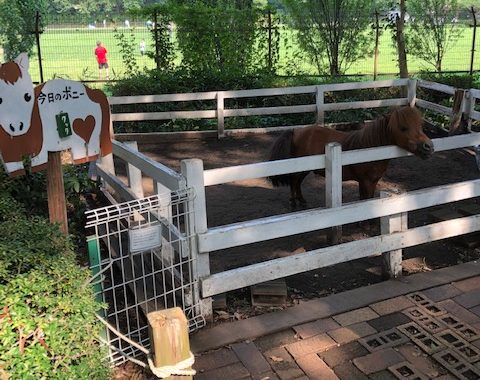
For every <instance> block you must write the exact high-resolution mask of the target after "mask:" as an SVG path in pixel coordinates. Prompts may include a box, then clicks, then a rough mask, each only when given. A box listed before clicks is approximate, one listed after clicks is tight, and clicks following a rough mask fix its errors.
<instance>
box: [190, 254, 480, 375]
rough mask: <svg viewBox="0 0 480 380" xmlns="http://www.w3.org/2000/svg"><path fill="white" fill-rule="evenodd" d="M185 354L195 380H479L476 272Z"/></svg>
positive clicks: (408, 286)
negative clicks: (191, 363) (191, 361)
mask: <svg viewBox="0 0 480 380" xmlns="http://www.w3.org/2000/svg"><path fill="white" fill-rule="evenodd" d="M192 348H193V350H194V351H195V353H196V354H195V356H196V360H195V365H194V368H195V369H196V370H197V375H196V376H195V379H196V380H217V379H218V380H235V379H263V380H267V379H271V380H273V379H281V380H291V379H313V380H315V379H319V380H320V379H321V380H330V379H332V380H333V379H341V380H347V379H348V380H350V379H352V380H364V379H382V380H383V379H387V380H388V379H408V380H412V379H417V380H421V379H439V380H440V379H441V380H448V379H467V380H472V379H480V264H477V263H475V262H471V263H466V264H461V265H458V266H455V267H451V268H445V269H441V270H437V271H434V272H430V273H422V274H417V275H413V276H409V277H406V278H403V279H401V280H399V281H387V282H384V283H381V284H375V285H372V286H369V287H364V288H360V289H355V290H352V291H349V292H345V293H342V294H336V295H332V296H330V297H326V298H323V299H318V300H314V301H309V302H305V303H303V304H301V305H299V306H296V307H292V308H289V309H287V310H284V311H281V312H275V313H271V314H264V315H261V316H258V317H254V318H250V319H247V320H243V321H238V322H233V323H229V324H223V325H220V326H216V327H214V328H212V329H204V330H202V331H201V332H199V333H198V334H196V335H193V336H192Z"/></svg>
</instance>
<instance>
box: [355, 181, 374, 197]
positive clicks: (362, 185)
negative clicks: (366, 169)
mask: <svg viewBox="0 0 480 380" xmlns="http://www.w3.org/2000/svg"><path fill="white" fill-rule="evenodd" d="M377 182H378V181H370V180H363V181H360V182H359V183H358V190H359V192H360V199H361V200H363V199H370V198H373V196H374V195H375V189H376V188H377Z"/></svg>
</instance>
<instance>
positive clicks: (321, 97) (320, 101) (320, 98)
mask: <svg viewBox="0 0 480 380" xmlns="http://www.w3.org/2000/svg"><path fill="white" fill-rule="evenodd" d="M315 98H316V99H315V100H316V104H317V124H318V125H323V124H324V123H325V111H324V110H323V105H324V104H325V92H324V91H323V87H322V86H317V92H316V94H315Z"/></svg>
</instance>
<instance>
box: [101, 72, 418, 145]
mask: <svg viewBox="0 0 480 380" xmlns="http://www.w3.org/2000/svg"><path fill="white" fill-rule="evenodd" d="M415 86H416V81H415V80H410V79H395V80H383V81H370V82H352V83H339V84H323V85H314V86H299V87H283V88H264V89H255V90H238V91H211V92H198V93H184V94H170V95H143V96H119V97H110V98H109V102H110V104H111V105H112V106H118V105H127V104H146V103H149V104H151V103H175V102H195V101H205V100H212V101H213V100H215V101H216V107H215V109H207V110H197V111H164V112H133V113H112V122H113V123H114V126H115V123H118V122H132V121H146V120H173V119H216V120H217V133H218V136H219V137H223V136H225V135H231V134H236V133H244V132H246V131H250V132H252V131H253V132H256V133H264V132H266V131H275V130H278V129H279V127H270V128H250V129H234V130H225V118H227V117H239V116H261V115H281V114H295V113H308V112H312V113H316V115H317V117H316V122H317V123H323V122H324V118H325V112H328V111H339V110H347V109H362V108H376V107H392V106H402V105H406V104H409V103H410V102H411V101H412V100H413V99H414V98H415ZM382 87H406V88H408V96H407V98H394V99H379V100H367V101H355V102H340V103H325V93H327V92H329V93H330V92H335V91H346V90H361V89H371V88H382ZM300 94H312V95H315V103H312V104H302V105H291V106H276V107H255V108H230V109H229V108H225V100H226V99H241V98H252V97H262V98H265V97H270V96H283V95H300ZM411 104H412V105H413V103H411ZM296 127H304V126H303V125H300V126H285V127H281V128H282V129H284V130H285V129H287V128H296Z"/></svg>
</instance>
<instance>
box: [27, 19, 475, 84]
mask: <svg viewBox="0 0 480 380" xmlns="http://www.w3.org/2000/svg"><path fill="white" fill-rule="evenodd" d="M457 16H458V15H452V17H451V22H453V23H456V24H457V25H456V28H457V29H458V30H459V31H460V34H459V37H458V39H457V40H456V42H455V43H454V44H451V45H450V46H449V47H448V48H447V50H446V53H445V56H444V58H443V62H442V71H444V72H450V71H452V72H468V71H469V70H470V68H471V65H472V49H474V50H476V51H477V56H475V57H474V60H473V66H472V67H473V70H474V71H477V70H480V37H479V38H477V39H476V41H475V45H473V41H474V28H473V27H472V26H473V24H474V19H473V17H472V14H470V13H469V12H468V11H465V12H463V13H461V17H457ZM266 19H267V20H268V18H266ZM81 20H82V19H80V18H79V19H78V20H75V19H72V18H69V19H61V18H57V19H55V20H53V19H47V20H44V21H45V22H44V25H45V26H44V28H43V31H42V33H41V35H40V51H41V57H42V69H43V78H44V80H47V79H51V78H54V77H63V78H70V79H74V80H82V81H92V80H97V79H99V74H100V72H99V69H98V64H97V61H96V58H95V55H94V49H95V47H96V42H97V41H101V42H102V43H103V45H104V46H105V48H106V49H107V52H108V53H107V58H108V64H109V69H110V76H109V78H110V80H115V79H119V78H121V77H122V76H123V75H124V74H125V72H126V59H127V60H129V62H130V63H131V62H132V61H133V62H134V64H135V65H136V67H137V68H138V70H139V71H143V70H145V69H146V68H147V69H148V68H154V67H155V60H154V58H153V57H151V56H149V53H150V54H152V55H153V54H154V52H155V48H156V47H155V42H154V41H155V39H154V38H153V31H154V27H155V25H154V23H153V22H152V21H151V20H148V19H131V18H130V17H129V16H123V17H122V16H117V17H116V18H115V20H116V21H113V20H112V19H99V20H91V21H90V22H87V21H81ZM277 20H280V21H277V22H276V23H271V22H270V23H269V22H265V19H264V20H263V21H262V22H261V23H259V24H258V25H257V29H258V30H257V33H256V36H257V38H259V36H260V38H262V39H263V41H267V42H266V43H261V44H260V43H258V44H257V46H256V48H257V49H259V48H260V49H263V50H268V52H267V51H262V52H260V54H261V55H262V56H263V57H268V56H269V54H270V55H271V51H273V50H275V52H274V53H275V54H276V55H277V57H278V63H277V65H276V73H277V74H279V75H299V74H303V75H305V74H306V75H316V74H318V70H317V67H316V65H315V64H313V63H311V62H310V60H309V59H308V57H307V55H306V54H305V52H303V51H302V49H301V48H300V46H299V44H298V41H297V39H296V34H297V32H298V31H296V30H294V29H292V28H291V27H290V26H289V25H288V22H287V19H286V17H285V16H283V17H279V18H277ZM382 20H383V21H382ZM352 22H354V21H352ZM370 24H371V25H372V27H371V28H368V30H366V31H365V33H368V34H371V35H372V36H374V35H375V33H376V30H378V31H379V32H380V33H379V40H378V59H377V74H378V75H395V74H396V73H397V72H398V64H397V54H396V48H395V44H394V42H393V38H392V31H391V30H390V29H388V28H385V21H384V19H383V18H382V19H381V22H380V24H379V25H378V28H377V29H376V28H375V17H374V16H373V15H372V20H371V23H370ZM166 27H167V28H168V31H169V36H170V39H171V42H172V44H173V46H174V55H173V58H172V60H173V61H174V64H173V66H178V65H180V64H181V57H182V54H181V51H180V49H179V47H178V44H177V42H178V38H177V37H178V36H177V33H179V31H178V30H177V28H176V26H175V24H174V23H170V24H169V25H168V26H166ZM477 29H478V28H477ZM189 32H191V33H197V34H198V35H199V36H200V35H202V34H208V33H210V32H211V31H209V30H195V31H189ZM229 33H242V31H241V30H230V31H229ZM406 33H407V38H408V28H407V32H406ZM477 34H479V35H480V31H479V32H477ZM272 36H276V37H272ZM275 38H276V40H274V39H275ZM122 39H123V42H122ZM372 41H374V38H373V39H372ZM272 45H275V46H272ZM142 46H145V48H144V49H143V48H142ZM371 51H372V52H371V53H369V54H368V55H366V56H365V57H364V58H362V59H358V60H356V61H354V62H349V66H348V68H347V70H346V72H345V74H347V75H373V73H374V54H373V51H374V45H373V43H372V46H371ZM126 56H127V58H126ZM31 60H32V61H31V68H30V72H31V74H32V77H33V79H34V81H39V80H40V68H39V61H38V49H37V48H34V49H33V54H32V57H31ZM408 64H409V71H410V73H416V72H419V71H435V68H434V66H432V65H429V64H428V63H426V62H425V61H423V60H421V59H419V58H417V57H416V56H414V55H413V54H409V55H408Z"/></svg>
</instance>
